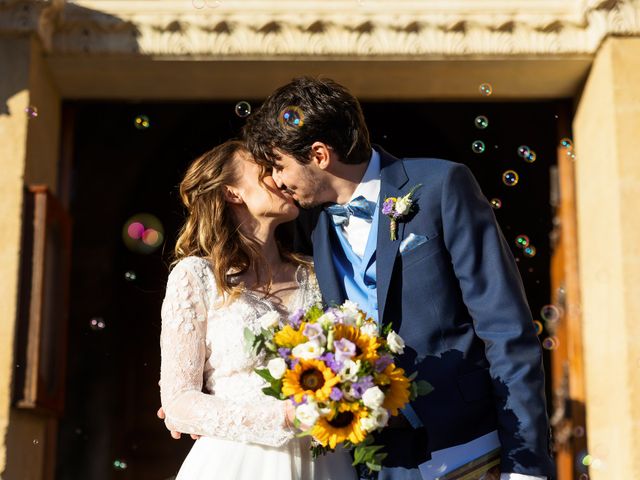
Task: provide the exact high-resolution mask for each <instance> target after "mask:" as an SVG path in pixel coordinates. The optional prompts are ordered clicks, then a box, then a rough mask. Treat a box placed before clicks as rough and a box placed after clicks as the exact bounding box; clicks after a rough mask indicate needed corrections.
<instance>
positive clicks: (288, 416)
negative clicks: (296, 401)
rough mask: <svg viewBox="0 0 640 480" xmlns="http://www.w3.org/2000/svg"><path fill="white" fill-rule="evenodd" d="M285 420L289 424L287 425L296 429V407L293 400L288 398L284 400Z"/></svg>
mask: <svg viewBox="0 0 640 480" xmlns="http://www.w3.org/2000/svg"><path fill="white" fill-rule="evenodd" d="M284 415H285V418H284V421H285V423H286V424H287V427H289V428H290V429H292V430H293V429H295V421H296V407H294V406H293V403H292V402H291V400H286V401H285V402H284Z"/></svg>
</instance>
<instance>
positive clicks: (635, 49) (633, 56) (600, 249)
mask: <svg viewBox="0 0 640 480" xmlns="http://www.w3.org/2000/svg"><path fill="white" fill-rule="evenodd" d="M574 144H575V148H576V155H577V157H576V169H575V170H576V191H577V215H578V248H579V268H580V281H581V288H582V313H583V340H584V364H585V381H586V405H587V435H588V454H590V457H588V458H587V462H586V463H591V469H590V478H591V479H593V480H611V479H618V478H619V479H622V478H640V455H638V452H637V445H639V444H640V375H639V374H638V371H639V370H640V38H609V39H607V40H606V41H605V43H603V45H602V47H601V48H600V50H599V52H598V53H597V56H596V59H595V62H594V64H593V67H592V70H591V73H590V75H589V78H588V80H587V83H586V86H585V89H584V92H583V94H582V98H581V100H580V104H579V107H578V111H577V114H576V117H575V121H574Z"/></svg>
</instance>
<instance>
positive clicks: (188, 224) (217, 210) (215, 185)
mask: <svg viewBox="0 0 640 480" xmlns="http://www.w3.org/2000/svg"><path fill="white" fill-rule="evenodd" d="M243 153H244V154H246V155H251V154H250V153H249V151H248V150H247V147H246V146H245V145H244V143H242V142H241V141H239V140H229V141H227V142H225V143H223V144H221V145H218V146H217V147H215V148H213V149H211V150H209V151H208V152H206V153H204V154H203V155H201V156H200V157H199V158H197V159H196V160H194V161H193V163H192V164H191V165H190V166H189V168H188V169H187V171H186V173H185V175H184V178H183V180H182V182H180V189H179V192H180V198H181V200H182V203H183V204H184V206H185V207H186V209H187V218H186V220H185V223H184V225H183V226H182V228H181V229H180V231H179V233H178V239H177V241H176V246H175V249H174V254H173V261H172V263H171V266H173V265H175V264H176V263H178V262H179V261H180V260H181V259H183V258H185V257H188V256H191V255H195V256H198V257H203V258H207V259H208V260H209V261H210V262H211V264H212V266H213V273H214V277H215V280H216V285H217V287H218V291H219V293H220V294H221V295H222V294H227V295H229V298H231V299H232V298H234V297H236V296H237V295H238V294H239V293H240V292H241V291H242V289H243V288H244V286H243V285H242V284H240V285H238V284H231V283H230V282H229V281H228V277H227V274H228V272H229V271H230V270H232V271H233V272H234V273H244V272H246V271H248V270H249V269H251V270H253V271H254V272H255V274H256V278H257V283H258V286H265V287H266V289H267V292H268V290H269V287H270V285H271V280H272V278H271V272H270V270H269V268H267V272H268V274H267V277H268V278H260V273H259V270H260V269H259V268H258V267H259V265H261V264H266V260H265V258H264V256H263V255H262V252H261V248H260V245H259V244H258V242H257V241H256V240H255V239H254V238H251V237H249V236H247V235H245V234H244V233H243V232H242V231H241V230H240V229H239V228H238V225H237V222H236V221H235V219H234V217H233V215H232V212H231V209H230V207H229V206H228V204H227V202H226V201H225V198H224V196H225V186H227V185H233V184H234V183H235V182H236V181H237V180H238V173H237V172H238V168H237V166H236V161H237V160H236V158H237V157H238V156H239V155H241V154H243ZM265 175H266V170H265V169H264V167H263V169H262V172H261V174H260V177H259V179H256V180H258V183H259V185H261V186H262V187H263V188H266V187H264V185H262V179H263V178H264V177H265ZM281 255H282V256H283V257H285V258H287V259H288V260H290V261H292V262H294V263H306V262H303V260H302V259H301V258H300V257H298V256H296V255H292V254H289V253H287V252H286V251H283V250H282V248H281ZM267 267H268V265H267Z"/></svg>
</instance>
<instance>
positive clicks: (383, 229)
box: [244, 77, 553, 480]
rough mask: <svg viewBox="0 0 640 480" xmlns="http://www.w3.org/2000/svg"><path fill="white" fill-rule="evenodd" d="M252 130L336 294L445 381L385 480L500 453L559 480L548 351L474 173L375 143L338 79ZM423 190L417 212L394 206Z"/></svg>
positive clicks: (419, 408) (392, 431) (507, 468)
mask: <svg viewBox="0 0 640 480" xmlns="http://www.w3.org/2000/svg"><path fill="white" fill-rule="evenodd" d="M244 135H245V138H246V140H247V142H248V145H249V148H250V150H251V151H252V153H253V154H254V155H255V156H256V159H257V161H259V162H261V163H264V164H266V165H268V166H269V167H272V168H273V173H272V176H273V178H274V180H275V181H276V183H277V185H278V186H279V187H280V188H281V189H283V190H286V191H287V192H289V193H290V194H291V195H292V196H293V198H294V199H295V200H296V201H297V202H298V204H299V205H300V206H302V207H304V208H305V209H307V211H305V212H302V213H301V216H300V218H299V220H298V222H297V227H298V228H297V242H298V245H299V246H300V245H304V242H305V241H308V240H310V241H311V244H310V245H309V244H308V243H307V246H308V247H310V248H311V247H312V251H313V256H314V261H315V269H316V275H317V278H318V282H319V285H320V289H321V291H322V294H323V297H324V300H325V301H326V302H327V303H342V302H343V301H344V300H345V299H350V300H352V301H354V302H357V303H358V304H359V305H360V307H362V308H363V309H365V310H367V312H368V313H369V314H370V315H371V316H372V317H374V318H376V319H377V321H378V322H379V324H381V325H387V324H392V325H393V328H394V330H396V331H397V332H398V333H399V334H400V335H401V336H402V338H404V340H405V342H406V348H405V353H404V355H402V356H401V357H400V361H399V366H401V367H403V368H404V369H405V370H406V371H407V372H408V373H413V372H417V374H418V379H423V380H427V381H428V382H429V383H431V384H432V385H433V387H434V391H433V392H432V393H430V394H429V395H426V396H424V397H419V398H418V399H417V400H416V401H414V402H412V404H411V406H410V407H408V408H406V409H405V410H404V411H403V415H402V417H401V418H399V419H396V421H395V423H394V424H393V425H391V426H390V427H389V428H387V429H386V430H385V431H384V432H383V433H382V435H381V436H380V438H379V439H378V440H379V441H382V442H383V443H384V444H385V451H386V452H387V453H388V457H387V458H386V459H385V461H384V468H383V470H382V472H380V474H379V476H378V478H379V480H383V479H393V480H400V479H435V478H458V477H462V476H463V470H465V469H469V470H467V471H470V470H473V465H478V464H484V465H491V464H496V463H497V462H498V458H499V465H500V466H499V469H500V472H501V476H500V478H501V480H507V479H508V480H516V479H517V480H524V479H527V480H533V479H536V480H537V479H545V478H549V477H550V476H551V475H552V472H553V465H552V460H551V458H550V450H549V424H548V419H547V413H546V407H545V399H544V373H543V369H542V353H541V349H540V344H539V341H538V338H537V335H536V332H535V329H534V326H533V322H532V318H531V315H530V311H529V307H528V306H527V302H526V298H525V294H524V291H523V287H522V283H521V280H520V277H519V274H518V270H517V267H516V264H515V262H514V259H513V256H512V255H511V252H510V250H509V247H508V246H507V243H506V242H505V239H504V238H503V236H502V234H501V232H500V229H499V227H498V225H497V223H496V220H495V217H494V215H493V211H492V209H491V207H490V205H489V204H488V203H487V201H486V199H485V197H484V196H483V194H482V192H481V191H480V188H479V187H478V184H477V183H476V181H475V179H474V178H473V176H472V175H471V173H470V171H469V170H468V169H467V168H466V167H465V166H463V165H461V164H458V163H453V162H449V161H446V160H439V159H427V158H422V159H403V160H401V159H397V158H395V157H393V156H392V155H390V154H389V153H387V152H385V151H384V150H383V149H381V148H380V147H378V146H374V147H373V148H372V147H371V144H370V143H369V133H368V130H367V126H366V124H365V121H364V117H363V114H362V110H361V108H360V105H359V103H358V101H357V100H356V99H355V98H354V97H353V95H351V94H350V93H349V91H348V90H347V89H346V88H344V87H343V86H341V85H339V84H337V83H335V82H333V81H331V80H326V79H325V80H318V79H312V78H306V77H305V78H297V79H294V80H293V81H292V82H291V83H289V84H287V85H284V86H283V87H281V88H279V89H278V90H276V91H275V92H274V93H273V94H272V95H271V96H270V97H269V98H268V99H267V100H266V101H265V102H264V104H263V105H262V107H261V108H260V109H259V110H258V111H257V112H256V113H255V114H254V115H253V116H252V117H250V118H249V120H248V122H247V124H246V126H245V130H244ZM412 190H413V192H414V193H413V195H412V196H411V200H410V202H409V203H411V208H407V209H405V208H404V207H406V206H407V204H406V203H405V204H403V202H399V203H397V204H396V209H395V210H394V211H391V212H389V208H388V207H387V208H385V210H384V211H383V210H382V207H383V204H384V202H385V199H387V198H396V199H399V198H401V197H403V196H406V195H407V194H408V193H409V192H410V191H412ZM387 203H389V201H388V202H387ZM394 212H395V215H396V218H394V219H392V218H391V217H392V216H393V215H394ZM394 224H395V226H394ZM392 227H393V228H395V230H396V232H395V233H396V238H395V239H392V235H391V232H392ZM498 449H499V450H498ZM491 462H493V463H491ZM452 471H455V473H453V474H451V472H452ZM447 474H449V476H447ZM465 478H477V477H473V476H470V477H465Z"/></svg>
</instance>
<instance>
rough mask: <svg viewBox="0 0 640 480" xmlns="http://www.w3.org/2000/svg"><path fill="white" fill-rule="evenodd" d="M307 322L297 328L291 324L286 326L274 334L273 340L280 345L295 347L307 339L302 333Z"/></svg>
mask: <svg viewBox="0 0 640 480" xmlns="http://www.w3.org/2000/svg"><path fill="white" fill-rule="evenodd" d="M304 326H305V323H304V322H303V323H302V324H301V325H300V327H299V328H298V329H297V330H295V329H294V328H293V327H292V326H291V325H287V326H285V327H284V328H283V329H282V330H280V331H279V332H277V333H276V334H275V335H274V336H273V341H274V343H275V344H276V345H277V346H278V347H286V348H293V347H295V346H296V345H299V344H301V343H304V342H306V341H307V337H305V336H304V335H303V334H302V331H303V330H304Z"/></svg>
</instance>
